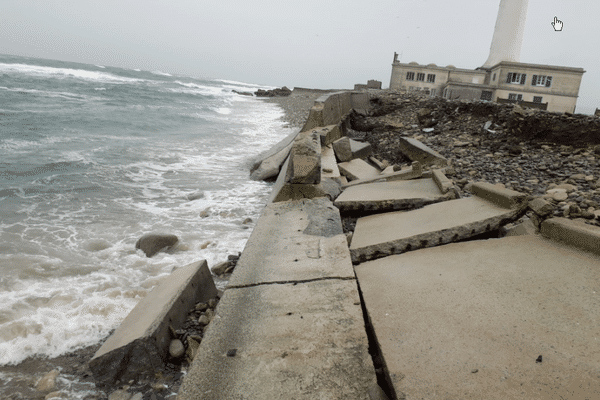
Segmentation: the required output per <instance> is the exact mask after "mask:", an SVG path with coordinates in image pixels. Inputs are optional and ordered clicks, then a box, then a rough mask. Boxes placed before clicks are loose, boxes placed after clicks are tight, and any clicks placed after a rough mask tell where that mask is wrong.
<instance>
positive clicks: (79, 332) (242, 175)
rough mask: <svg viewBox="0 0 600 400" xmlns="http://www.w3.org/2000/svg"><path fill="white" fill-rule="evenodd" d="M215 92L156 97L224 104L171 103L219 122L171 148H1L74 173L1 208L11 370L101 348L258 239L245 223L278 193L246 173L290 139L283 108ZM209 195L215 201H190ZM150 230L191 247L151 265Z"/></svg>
mask: <svg viewBox="0 0 600 400" xmlns="http://www.w3.org/2000/svg"><path fill="white" fill-rule="evenodd" d="M156 82H159V81H158V80H156ZM67 83H68V82H67ZM211 83H212V82H208V83H207V84H205V85H203V84H202V82H201V81H195V83H193V82H187V79H185V78H181V80H180V81H177V83H176V84H175V85H174V84H173V83H172V82H168V83H166V84H165V83H164V82H163V83H160V84H157V86H156V90H157V93H160V91H165V90H166V88H165V87H168V86H170V87H171V89H173V87H174V86H178V87H176V89H175V90H180V91H185V90H187V91H190V93H212V94H213V95H214V96H213V97H210V98H209V99H200V100H199V101H197V102H196V103H194V102H193V101H195V99H190V97H189V96H180V97H179V98H178V97H177V96H171V95H169V96H168V101H165V106H161V105H158V104H155V105H153V106H152V108H153V110H154V109H156V110H159V109H160V108H162V107H173V108H174V109H175V111H173V114H172V115H174V116H175V117H176V115H177V114H176V113H177V112H178V111H179V110H181V112H182V113H185V112H190V111H195V110H197V111H198V113H199V114H202V115H204V114H206V116H207V118H208V117H210V118H212V119H209V120H211V121H214V122H215V123H214V124H213V123H207V122H205V121H198V123H197V125H196V124H195V123H190V122H189V120H187V119H186V120H185V122H186V123H187V124H188V125H182V126H184V128H185V129H186V130H187V129H190V131H189V132H187V133H181V132H180V131H177V130H175V131H173V133H172V134H173V136H172V137H168V138H167V139H165V138H164V137H159V136H158V135H152V134H151V135H146V134H145V133H144V132H134V134H132V135H128V134H123V132H121V131H119V129H113V128H112V127H110V128H108V129H106V130H105V131H104V133H100V134H95V133H94V134H93V135H90V134H87V135H86V134H85V133H86V132H85V129H84V130H83V132H82V133H81V134H80V133H79V132H78V131H77V129H73V128H68V129H69V131H66V130H65V131H64V132H63V131H60V130H58V131H56V132H55V134H54V135H48V136H43V137H38V139H36V140H31V141H29V142H28V141H27V140H25V139H21V138H19V139H15V138H14V137H13V138H10V137H9V138H7V139H6V140H4V141H2V142H0V149H2V148H4V149H6V150H2V151H3V152H4V153H6V154H7V155H10V156H11V157H13V155H14V154H16V153H18V154H19V156H17V157H15V158H14V160H12V159H11V160H8V161H6V162H8V163H13V162H14V163H15V165H16V164H18V163H19V160H18V159H19V158H20V159H23V160H27V162H30V159H25V158H23V157H21V154H29V157H32V158H35V157H38V155H39V156H40V157H41V160H42V161H39V159H37V158H36V163H34V165H49V164H48V163H56V162H61V161H62V162H65V163H73V164H68V165H67V164H65V165H64V168H62V164H61V165H59V166H58V167H56V168H55V170H52V169H50V171H48V172H45V173H40V174H39V175H38V176H36V174H37V172H35V171H33V172H32V176H33V178H32V179H31V180H29V181H27V182H21V183H20V186H23V187H25V189H27V190H23V189H22V188H21V187H20V186H19V185H12V183H9V186H8V188H9V189H11V190H12V189H13V188H17V187H18V189H15V190H17V191H18V193H19V194H18V195H11V196H8V197H6V198H5V199H4V200H2V199H0V201H2V205H1V207H2V209H3V211H4V210H6V212H7V213H6V214H5V215H6V216H7V218H11V220H10V222H9V221H8V220H6V219H5V218H4V217H3V219H2V220H1V221H0V249H1V251H0V264H1V267H0V269H1V272H2V275H1V276H0V335H3V336H2V338H0V364H2V363H7V362H11V363H15V362H18V361H19V360H22V359H23V358H24V357H26V356H28V355H33V354H38V355H51V356H52V355H58V354H62V353H64V352H66V351H69V350H72V349H74V348H76V347H79V346H85V345H89V344H94V343H97V341H98V340H100V339H101V338H102V337H103V336H105V335H106V334H107V333H108V332H109V331H110V330H111V329H113V328H115V327H116V326H117V325H118V324H119V323H120V322H121V321H122V319H123V318H124V317H125V316H126V315H127V313H128V312H129V311H130V310H131V309H132V308H133V307H134V306H135V304H137V303H138V301H139V300H140V299H141V298H142V297H143V296H145V295H147V293H148V292H149V291H150V290H151V289H152V288H153V287H154V286H155V285H156V284H157V283H159V282H160V281H161V280H162V279H163V278H164V277H165V276H167V275H168V274H169V273H171V271H172V270H173V269H174V268H177V267H180V266H183V265H186V264H189V263H191V262H194V261H198V260H200V259H206V260H207V262H208V264H209V266H210V267H212V266H214V265H215V264H216V263H217V262H220V261H223V260H224V259H226V257H227V255H228V254H234V253H237V252H238V251H241V250H242V249H243V248H244V245H245V243H246V241H247V240H248V238H249V236H250V234H251V229H245V228H248V225H243V224H242V221H243V220H244V219H245V218H248V217H250V218H251V219H252V220H254V221H256V220H257V219H258V217H259V216H260V213H261V211H262V208H263V207H264V204H265V201H266V198H267V197H268V195H269V192H270V184H268V183H265V182H255V181H250V180H248V179H247V178H248V172H247V168H246V166H245V165H244V163H245V162H246V159H247V158H248V157H249V156H250V155H252V154H257V153H259V152H261V151H264V150H266V149H267V148H269V147H270V146H271V145H272V144H274V143H276V142H277V141H279V140H280V139H281V138H282V137H283V136H285V135H287V134H288V132H287V131H286V130H284V129H282V128H281V126H282V125H283V124H282V122H281V121H279V120H278V118H279V116H281V114H282V112H281V110H280V109H279V108H278V107H276V106H275V105H273V104H268V103H263V102H258V101H256V100H254V99H251V98H246V97H244V96H237V95H235V94H231V92H229V91H228V90H225V89H224V86H223V85H217V84H216V83H215V86H211ZM161 85H162V86H161ZM226 85H231V86H236V85H237V84H234V83H231V84H226ZM95 86H103V84H102V83H100V84H97V85H95ZM256 87H258V86H256ZM125 88H127V87H125ZM69 90H70V89H66V90H65V89H63V92H67V91H69ZM163 94H164V93H163ZM103 95H106V96H107V97H108V96H110V95H111V93H110V92H107V93H103ZM238 98H239V99H241V100H239V101H240V102H239V103H238V102H237V101H238ZM165 99H167V97H165ZM173 99H174V100H173ZM234 101H236V103H235V104H234V103H233V102H234ZM186 102H189V104H188V103H186ZM159 104H160V103H159ZM22 110H23V109H20V111H22ZM142 111H143V110H142ZM146 112H147V110H146ZM182 120H183V119H182ZM174 121H175V122H176V123H177V122H178V123H181V121H177V118H174ZM134 122H136V121H135V120H134ZM115 143H117V144H118V145H117V146H113V144H115ZM3 146H4V147H3ZM27 152H29V153H27ZM48 159H49V160H51V161H48ZM59 167H60V168H59ZM32 168H33V167H32ZM27 171H29V169H27ZM34 172H35V173H34ZM27 185H28V186H27ZM32 188H33V189H32ZM38 192H39V193H38ZM198 192H203V194H204V196H203V197H201V198H198V199H195V200H193V201H190V200H189V199H188V195H190V194H192V193H198ZM7 193H8V191H7ZM17 196H20V197H17ZM202 211H207V212H208V217H206V218H201V217H200V213H201V212H202ZM9 213H10V214H9ZM249 226H250V227H251V226H252V224H250V225H249ZM148 232H168V233H173V234H175V235H177V236H178V237H179V239H180V242H179V244H178V245H177V246H175V248H173V249H172V250H170V251H168V252H161V253H159V254H157V255H155V256H154V257H152V258H147V257H146V256H145V255H144V254H143V253H142V252H141V251H140V250H137V251H136V249H135V242H136V241H137V239H138V238H139V237H140V236H142V235H143V234H145V233H148ZM4 243H8V246H9V247H7V249H8V251H7V252H4V249H5V247H3V244H4ZM218 285H221V286H220V287H221V288H222V283H218Z"/></svg>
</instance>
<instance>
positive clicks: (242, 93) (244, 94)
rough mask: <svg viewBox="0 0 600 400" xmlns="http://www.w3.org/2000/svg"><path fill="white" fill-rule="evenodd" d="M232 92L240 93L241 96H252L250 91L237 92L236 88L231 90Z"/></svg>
mask: <svg viewBox="0 0 600 400" xmlns="http://www.w3.org/2000/svg"><path fill="white" fill-rule="evenodd" d="M232 92H233V93H237V94H240V95H242V96H254V95H253V94H252V93H251V92H238V91H237V90H232Z"/></svg>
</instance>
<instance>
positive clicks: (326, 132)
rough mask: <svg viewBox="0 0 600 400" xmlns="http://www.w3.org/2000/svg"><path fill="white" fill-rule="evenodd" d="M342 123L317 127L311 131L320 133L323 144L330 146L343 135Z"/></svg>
mask: <svg viewBox="0 0 600 400" xmlns="http://www.w3.org/2000/svg"><path fill="white" fill-rule="evenodd" d="M342 127H343V125H342V124H336V125H327V126H324V127H315V128H313V129H312V130H311V131H312V132H315V133H318V134H319V136H320V138H321V146H329V145H331V144H332V143H333V142H335V141H336V140H338V139H339V138H341V137H342V136H343V132H342Z"/></svg>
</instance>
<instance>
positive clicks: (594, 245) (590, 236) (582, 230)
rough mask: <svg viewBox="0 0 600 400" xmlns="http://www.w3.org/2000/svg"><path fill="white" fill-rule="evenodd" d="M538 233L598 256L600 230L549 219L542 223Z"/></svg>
mask: <svg viewBox="0 0 600 400" xmlns="http://www.w3.org/2000/svg"><path fill="white" fill-rule="evenodd" d="M540 233H541V234H542V236H544V237H547V238H549V239H553V240H557V241H560V242H563V243H566V244H568V245H571V246H573V247H577V248H579V249H581V250H585V251H590V252H592V253H594V254H597V255H600V228H598V227H596V226H591V225H588V224H585V223H583V222H579V221H573V220H570V219H567V218H550V219H547V220H545V221H544V222H542V226H541V230H540Z"/></svg>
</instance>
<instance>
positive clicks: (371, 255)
mask: <svg viewBox="0 0 600 400" xmlns="http://www.w3.org/2000/svg"><path fill="white" fill-rule="evenodd" d="M473 189H474V192H475V193H474V194H475V196H473V197H469V198H463V199H457V200H449V201H446V202H442V203H437V204H431V205H428V206H425V207H423V208H421V209H418V210H414V211H408V212H404V211H396V212H388V213H382V214H376V215H371V216H367V217H362V218H359V219H358V221H357V223H356V229H355V231H354V235H353V237H352V245H351V246H350V253H351V254H352V262H353V263H359V262H364V261H368V260H372V259H376V258H381V257H385V256H388V255H392V254H399V253H403V252H406V251H411V250H415V249H418V248H424V247H431V246H439V245H442V244H446V243H451V242H456V241H458V240H463V239H467V238H470V237H473V236H476V235H479V234H483V233H488V232H492V231H495V230H498V229H499V228H500V227H501V226H502V225H504V224H506V223H508V222H512V221H514V220H517V219H518V218H520V217H521V216H522V215H523V214H524V213H525V211H526V203H525V196H524V195H523V194H521V193H518V192H514V191H509V190H506V189H503V190H498V189H497V188H496V187H494V186H493V185H490V184H486V183H477V184H474V185H473Z"/></svg>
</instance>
